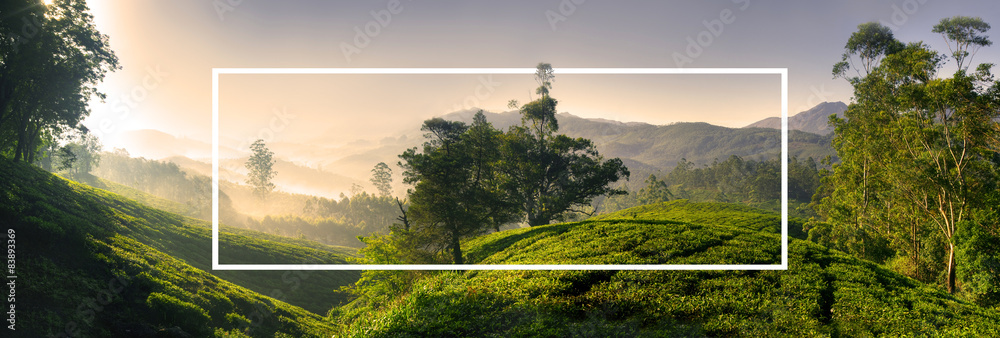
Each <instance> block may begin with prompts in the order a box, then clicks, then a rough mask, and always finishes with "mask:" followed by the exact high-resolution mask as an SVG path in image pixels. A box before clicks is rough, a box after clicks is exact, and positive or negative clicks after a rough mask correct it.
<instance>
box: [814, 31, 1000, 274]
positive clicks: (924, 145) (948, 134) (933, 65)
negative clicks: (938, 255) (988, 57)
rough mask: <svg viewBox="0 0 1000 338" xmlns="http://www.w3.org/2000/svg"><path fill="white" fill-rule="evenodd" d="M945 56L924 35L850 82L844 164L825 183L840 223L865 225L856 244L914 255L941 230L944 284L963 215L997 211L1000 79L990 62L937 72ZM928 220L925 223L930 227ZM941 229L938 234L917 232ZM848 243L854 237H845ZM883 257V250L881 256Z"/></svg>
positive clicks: (842, 127)
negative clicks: (992, 198) (944, 74)
mask: <svg viewBox="0 0 1000 338" xmlns="http://www.w3.org/2000/svg"><path fill="white" fill-rule="evenodd" d="M942 60H943V57H942V56H940V55H939V54H938V53H937V52H935V51H933V50H930V49H929V48H928V47H927V46H926V45H924V44H922V43H911V44H908V45H906V47H905V48H903V49H901V50H899V51H896V52H895V53H892V54H889V55H886V56H885V58H884V60H882V62H881V64H880V65H878V66H877V67H875V68H874V69H872V72H871V73H870V74H868V75H867V76H865V77H863V78H858V79H857V80H856V81H853V84H854V89H855V90H854V101H855V102H853V103H852V104H851V105H850V106H849V108H848V111H847V112H846V113H845V118H844V119H838V118H836V117H832V118H831V119H832V122H833V123H834V124H835V125H836V136H835V138H834V143H833V145H834V148H835V149H836V150H837V153H838V156H839V157H840V158H841V163H840V164H837V165H835V166H834V170H833V174H832V175H831V176H829V177H828V179H827V181H826V182H825V184H828V185H830V186H831V187H832V193H831V195H830V196H829V197H827V198H825V199H824V200H823V208H822V211H823V212H824V214H826V215H827V216H828V217H829V220H830V222H831V223H833V224H834V226H840V227H844V228H847V229H853V230H854V233H856V234H859V236H858V237H857V240H856V241H855V243H854V245H853V248H852V247H849V248H848V249H850V250H853V251H860V252H861V253H862V254H863V255H870V254H871V252H867V253H866V252H865V251H866V250H871V251H883V252H884V251H886V250H889V251H896V254H897V255H904V256H905V255H908V256H910V257H914V258H918V257H920V256H921V254H920V253H919V252H908V251H910V250H921V248H922V247H924V246H922V245H919V244H917V243H915V242H916V241H918V240H923V241H932V240H933V238H940V239H941V241H943V243H942V244H943V245H942V246H941V247H943V248H944V250H945V252H944V253H943V256H944V257H945V258H944V259H945V264H944V265H945V270H944V271H942V272H943V273H944V274H945V276H946V282H945V284H946V286H947V288H948V291H949V292H953V291H954V288H955V284H956V262H957V260H956V257H955V255H956V237H961V236H957V234H958V233H959V232H960V231H962V229H963V224H966V223H967V222H973V223H977V222H987V223H992V224H994V225H993V226H994V227H995V224H996V223H995V222H996V221H995V220H990V219H983V218H977V217H975V215H981V214H984V211H988V210H991V208H993V207H994V206H992V205H990V204H989V203H988V202H987V201H986V200H985V199H984V198H983V196H988V195H989V194H990V193H991V189H993V188H992V187H995V186H996V185H995V183H996V181H997V170H996V165H997V163H995V162H996V159H997V156H998V154H997V148H996V147H995V146H994V145H993V144H992V143H991V142H992V141H991V140H995V139H996V137H997V133H998V130H997V129H996V128H995V123H994V122H993V121H994V119H996V118H997V117H998V109H997V107H998V103H1000V100H998V96H997V95H995V94H994V93H996V92H997V90H998V88H1000V85H998V83H997V82H996V81H995V80H993V78H992V76H991V75H990V73H989V68H990V67H989V65H986V66H981V67H979V71H978V72H977V73H976V74H974V75H972V76H969V75H966V74H965V71H964V70H962V69H960V70H959V71H958V72H956V73H955V75H954V76H953V77H951V78H938V77H937V71H938V70H939V68H940V67H941V62H942ZM925 229H926V230H927V231H925ZM927 233H936V234H937V235H938V236H936V237H926V236H925V237H924V238H917V237H918V236H920V235H921V234H927ZM849 246H850V245H849ZM883 258H885V257H883Z"/></svg>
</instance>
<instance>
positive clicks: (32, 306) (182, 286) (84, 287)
mask: <svg viewBox="0 0 1000 338" xmlns="http://www.w3.org/2000/svg"><path fill="white" fill-rule="evenodd" d="M0 187H2V188H0V191H3V193H2V194H0V221H2V223H3V224H4V225H5V226H6V227H7V228H8V229H11V230H13V231H14V232H15V235H16V268H15V272H14V273H16V275H17V287H16V293H17V300H16V306H17V309H18V312H17V324H18V326H17V331H18V333H20V334H26V336H46V335H49V334H52V335H60V334H62V333H65V334H66V335H69V336H111V335H114V336H144V335H153V334H156V333H157V332H158V331H163V332H161V334H163V333H166V334H173V335H183V333H187V334H191V335H194V336H207V335H212V334H219V333H222V332H230V333H233V334H241V333H246V334H249V335H250V336H268V337H270V336H276V335H278V336H280V335H288V336H293V337H299V336H328V333H329V332H330V331H331V324H330V323H328V322H326V321H325V320H324V319H323V318H322V317H321V316H320V314H325V313H326V311H327V310H328V309H330V308H331V307H332V306H333V305H336V304H339V303H341V302H343V301H345V298H344V295H341V294H339V293H337V292H334V290H336V289H338V288H339V287H340V286H343V285H348V284H351V283H353V282H354V281H355V280H357V278H358V273H357V272H332V271H331V272H318V271H269V272H254V271H213V272H212V273H209V272H206V271H209V267H210V236H211V235H210V225H209V224H208V223H206V222H203V221H199V220H195V219H192V218H187V217H183V216H178V215H176V214H172V213H169V212H165V211H160V210H157V209H153V208H150V207H147V206H145V205H142V204H139V203H136V202H134V201H132V200H130V199H126V198H124V197H122V196H119V195H116V194H112V193H109V192H107V191H104V190H99V189H95V188H92V187H88V186H85V185H82V184H78V183H76V182H72V181H67V180H65V179H62V178H60V177H58V176H54V175H51V174H49V173H47V172H45V171H42V170H40V169H38V168H35V167H32V166H29V165H26V164H22V163H13V162H9V161H6V160H4V161H0ZM139 194H141V193H139ZM137 196H138V195H137ZM140 197H141V196H140ZM5 231H6V229H5ZM221 235H222V236H221V240H220V260H221V262H222V263H258V264H267V263H286V264H296V263H304V264H316V263H323V264H337V263H344V262H345V261H346V259H347V258H348V257H349V256H352V255H354V251H353V250H352V249H347V248H340V247H329V246H324V245H322V244H317V243H308V244H307V243H306V242H305V241H299V240H290V239H281V238H280V237H277V236H267V235H262V234H260V233H255V232H252V231H247V230H237V229H231V228H223V232H222V234H221ZM306 309H308V311H307V310H306ZM310 311H312V312H310ZM181 331H183V332H181Z"/></svg>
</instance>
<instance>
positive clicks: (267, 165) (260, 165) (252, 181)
mask: <svg viewBox="0 0 1000 338" xmlns="http://www.w3.org/2000/svg"><path fill="white" fill-rule="evenodd" d="M250 151H251V152H253V155H251V156H250V158H248V159H247V162H246V164H245V165H246V167H247V170H248V171H249V173H247V181H246V183H247V184H249V185H250V186H251V187H253V192H254V194H257V195H258V196H260V198H261V199H263V198H264V197H266V196H267V194H268V193H270V192H271V191H272V190H274V183H272V182H271V179H273V178H274V176H275V175H277V174H278V172H277V171H274V169H273V167H274V159H273V157H274V152H273V151H271V150H270V149H267V145H265V144H264V140H262V139H258V140H256V141H254V142H253V144H251V145H250Z"/></svg>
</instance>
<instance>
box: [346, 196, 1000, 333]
mask: <svg viewBox="0 0 1000 338" xmlns="http://www.w3.org/2000/svg"><path fill="white" fill-rule="evenodd" d="M775 216H776V214H775V213H771V212H766V211H761V210H756V209H752V208H749V207H745V206H739V205H729V204H718V203H688V202H686V201H674V202H668V203H663V204H657V205H649V206H642V207H637V208H633V209H626V210H622V211H621V212H618V213H614V214H609V215H604V216H601V217H595V218H592V219H590V220H587V221H584V222H577V223H565V224H555V225H549V226H542V227H535V228H529V229H516V230H510V231H504V232H500V233H495V234H491V235H489V236H484V237H481V238H476V239H472V240H469V241H467V242H465V243H464V247H465V249H466V250H467V252H468V255H469V261H470V263H491V264H511V263H527V264H531V263H542V262H544V263H550V264H551V263H557V264H558V263H593V262H595V261H601V262H616V263H617V262H629V263H640V264H644V263H650V264H653V263H656V264H661V263H670V264H680V263H687V264H697V263H708V262H714V263H731V264H739V263H745V262H754V263H758V264H777V263H779V260H780V258H779V257H778V255H777V251H778V249H777V248H776V246H777V240H778V236H777V235H776V234H775V233H774V232H775V231H774V230H775V229H776V227H777V225H776V224H777V223H778V222H779V221H780V217H777V218H776V217H775ZM366 311H367V312H365V315H364V316H360V317H357V319H354V321H353V322H350V323H347V325H346V329H345V332H343V333H344V334H345V335H347V336H356V337H361V336H363V337H420V336H494V337H507V336H551V337H561V336H619V337H633V336H638V337H644V336H648V337H662V336H924V335H934V336H938V335H940V336H960V337H965V336H997V335H998V334H1000V311H997V310H991V309H985V308H981V307H978V306H976V305H975V304H971V303H968V302H964V301H962V300H959V299H956V298H954V297H952V296H951V295H949V294H947V293H945V292H943V291H942V290H940V289H938V288H937V287H934V286H928V285H924V284H922V283H920V282H918V281H916V280H913V279H910V278H907V277H904V276H902V275H899V274H896V273H894V272H892V271H890V270H887V269H884V268H882V267H880V266H879V265H877V264H874V263H871V262H868V261H863V260H859V259H856V258H853V257H851V256H848V255H847V254H844V253H841V252H838V251H835V250H830V249H827V248H826V247H823V246H820V245H817V244H814V243H811V242H807V241H803V240H798V239H791V240H790V243H789V268H788V270H787V271H618V270H608V271H603V270H597V271H467V272H440V273H433V274H427V277H425V278H422V279H419V280H417V281H416V282H415V283H414V284H413V285H412V286H411V287H410V288H409V290H408V291H407V292H404V293H402V294H400V295H399V296H398V297H397V298H396V299H395V300H394V301H392V302H390V304H389V305H387V306H384V307H381V308H376V309H367V310H366Z"/></svg>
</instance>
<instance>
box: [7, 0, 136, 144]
mask: <svg viewBox="0 0 1000 338" xmlns="http://www.w3.org/2000/svg"><path fill="white" fill-rule="evenodd" d="M118 68H119V66H118V58H117V57H116V56H115V54H114V52H113V51H112V50H111V49H110V47H109V44H108V37H107V36H106V35H102V34H100V32H98V31H97V28H96V27H95V26H94V23H93V17H92V16H91V14H90V13H89V12H88V8H87V5H86V3H85V1H83V0H60V1H54V2H53V3H51V4H48V5H46V4H43V2H42V1H40V0H14V1H4V2H3V3H2V4H0V153H2V154H3V155H4V156H6V157H9V158H13V159H14V160H24V161H28V162H33V161H34V160H35V156H36V150H37V149H38V147H39V146H40V145H41V144H42V142H44V141H46V140H45V139H44V138H57V137H59V136H60V135H62V134H63V133H64V132H66V131H69V130H72V129H79V130H80V131H82V132H86V129H85V128H81V127H80V126H79V123H80V121H82V120H83V118H85V117H86V116H87V115H89V114H90V111H89V107H88V101H89V100H90V98H91V97H93V96H96V97H98V98H101V99H103V98H104V95H103V94H102V93H100V92H98V91H97V89H96V86H97V84H98V83H99V82H100V81H101V80H103V79H104V76H105V74H107V72H109V71H113V70H116V69H118Z"/></svg>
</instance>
